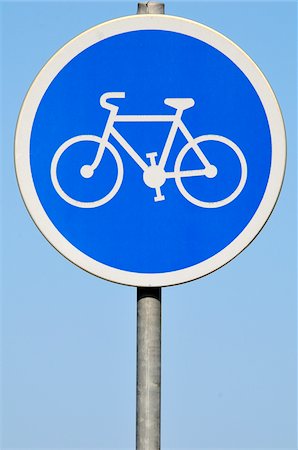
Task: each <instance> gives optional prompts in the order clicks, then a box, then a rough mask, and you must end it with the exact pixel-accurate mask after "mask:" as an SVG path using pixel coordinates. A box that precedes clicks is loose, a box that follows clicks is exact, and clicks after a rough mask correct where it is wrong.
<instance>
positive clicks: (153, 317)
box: [136, 2, 164, 450]
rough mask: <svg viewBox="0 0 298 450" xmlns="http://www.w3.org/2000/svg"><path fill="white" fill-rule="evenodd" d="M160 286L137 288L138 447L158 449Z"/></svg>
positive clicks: (150, 9)
mask: <svg viewBox="0 0 298 450" xmlns="http://www.w3.org/2000/svg"><path fill="white" fill-rule="evenodd" d="M137 13H138V14H164V3H153V2H149V3H138V12H137ZM160 385H161V288H150V287H148V288H144V287H138V288H137V416H136V448H137V450H159V449H160Z"/></svg>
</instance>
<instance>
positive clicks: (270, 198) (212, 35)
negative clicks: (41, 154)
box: [15, 14, 286, 287]
mask: <svg viewBox="0 0 298 450" xmlns="http://www.w3.org/2000/svg"><path fill="white" fill-rule="evenodd" d="M137 30H164V31H173V32H176V33H180V34H184V35H187V36H191V37H193V38H196V39H199V40H202V41H203V42H206V43H207V44H209V45H211V46H212V47H214V48H216V49H218V50H219V51H220V52H222V53H223V54H225V55H226V56H227V57H228V58H229V59H231V60H232V61H233V62H234V63H235V64H236V65H237V66H238V67H239V69H240V70H241V71H242V72H243V73H244V74H245V75H246V77H247V78H248V79H249V81H250V82H251V84H252V85H253V86H254V88H255V90H256V92H257V94H258V95H259V97H260V99H261V101H262V103H263V106H264V109H265V112H266V115H267V119H268V123H269V128H270V133H271V139H272V164H271V170H270V175H269V180H268V184H267V188H266V191H265V193H264V196H263V199H262V201H261V203H260V205H259V208H258V209H257V211H256V213H255V215H254V216H253V217H252V219H251V221H250V222H249V224H248V225H247V226H246V228H245V229H244V230H243V231H242V232H241V233H240V234H239V235H238V236H237V238H236V239H234V240H233V241H232V242H231V243H230V244H229V245H228V246H227V247H225V248H224V249H223V250H221V251H220V252H219V253H217V254H216V255H214V256H212V257H211V258H209V259H207V260H205V261H203V262H201V263H199V264H196V265H194V266H191V267H188V268H185V269H181V270H177V271H172V272H164V273H138V272H129V271H125V270H120V269H116V268H113V267H110V266H107V265H105V264H102V263H99V262H97V261H95V260H94V259H92V258H90V257H89V256H87V255H85V254H84V253H82V252H81V251H80V250H78V249H77V248H76V247H74V246H73V245H72V244H71V243H70V242H69V241H67V240H66V239H65V237H64V236H63V235H62V234H61V233H60V232H59V231H58V230H57V229H56V227H55V226H54V224H53V223H52V222H51V221H50V219H49V217H48V216H47V214H46V213H45V211H44V209H43V207H42V205H41V203H40V201H39V198H38V195H37V193H36V190H35V187H34V183H33V179H32V174H31V166H30V137H31V130H32V126H33V122H34V118H35V114H36V111H37V109H38V106H39V103H40V101H41V99H42V97H43V95H44V93H45V91H46V90H47V88H48V86H49V85H50V83H51V82H52V80H53V79H54V78H55V77H56V75H57V74H58V73H59V72H60V71H61V70H62V69H63V67H64V66H65V65H66V64H67V63H68V62H70V61H71V60H72V59H73V58H74V57H75V56H76V55H78V54H79V53H80V52H82V51H83V50H85V49H86V48H88V47H90V46H91V45H93V44H95V43H97V42H99V41H101V40H103V39H106V38H108V37H111V36H114V35H117V34H122V33H125V32H130V31H137ZM285 164H286V136H285V128H284V123H283V118H282V114H281V111H280V108H279V105H278V102H277V100H276V97H275V95H274V93H273V91H272V89H271V87H270V85H269V83H268V81H267V80H266V78H265V77H264V75H263V73H262V72H261V71H260V69H259V68H258V67H257V65H256V64H255V63H254V62H253V61H252V60H251V59H250V57H249V56H248V55H247V54H246V53H245V52H244V51H243V50H242V49H241V48H240V47H238V46H237V45H236V44H234V43H233V42H232V41H230V40H229V39H228V38H226V37H225V36H223V35H222V34H220V33H218V32H217V31H215V30H213V29H211V28H208V27H206V26H205V25H202V24H199V23H197V22H194V21H192V20H189V19H184V18H181V17H175V16H168V15H155V14H152V15H134V16H126V17H121V18H119V19H115V20H111V21H108V22H105V23H102V24H100V25H97V26H95V27H93V28H90V29H89V30H87V31H85V32H84V33H82V34H80V35H78V36H77V37H75V38H74V39H72V40H71V41H69V42H68V43H67V44H66V45H65V46H64V47H62V48H61V49H60V50H59V51H58V52H57V53H56V54H55V55H54V56H53V57H52V58H51V59H50V60H49V61H48V63H47V64H46V65H45V66H44V67H43V69H42V70H41V71H40V72H39V74H38V75H37V77H36V78H35V80H34V82H33V83H32V85H31V87H30V89H29V91H28V93H27V95H26V98H25V100H24V102H23V105H22V108H21V111H20V114H19V118H18V123H17V128H16V135H15V168H16V174H17V180H18V184H19V188H20V191H21V194H22V197H23V200H24V202H25V205H26V207H27V209H28V211H29V214H30V215H31V217H32V219H33V221H34V222H35V224H36V226H37V227H38V228H39V230H40V231H41V233H42V234H43V235H44V237H45V238H46V239H47V240H48V241H49V242H50V243H51V244H52V245H53V246H54V247H55V248H56V250H58V251H59V252H60V253H61V254H62V255H63V256H65V257H66V258H67V259H69V260H70V261H71V262H73V263H74V264H76V265H77V266H79V267H80V268H82V269H84V270H86V271H87V272H90V273H91V274H93V275H96V276H98V277H100V278H104V279H106V280H109V281H113V282H116V283H121V284H125V285H129V286H147V287H150V286H152V287H153V286H156V287H157V286H160V287H162V286H173V285H177V284H180V283H185V282H188V281H192V280H195V279H198V278H201V277H203V276H205V275H207V274H209V273H211V272H213V271H215V270H217V269H219V268H220V267H222V266H223V265H225V264H227V263H228V262H229V261H231V260H232V259H233V258H235V257H236V256H237V255H238V254H239V253H240V252H241V251H242V250H244V249H245V248H246V247H247V246H248V245H249V244H250V243H251V242H252V240H253V239H254V238H255V237H256V236H257V234H258V233H259V232H260V231H261V229H262V228H263V226H264V225H265V223H266V222H267V220H268V218H269V216H270V214H271V212H272V210H273V208H274V206H275V203H276V201H277V198H278V196H279V193H280V190H281V186H282V182H283V178H284V172H285Z"/></svg>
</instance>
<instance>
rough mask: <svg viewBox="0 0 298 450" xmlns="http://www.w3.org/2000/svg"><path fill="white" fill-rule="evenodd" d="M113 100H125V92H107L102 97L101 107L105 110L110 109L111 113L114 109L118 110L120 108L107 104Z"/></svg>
mask: <svg viewBox="0 0 298 450" xmlns="http://www.w3.org/2000/svg"><path fill="white" fill-rule="evenodd" d="M113 98H125V92H105V93H104V94H102V96H101V97H100V106H101V107H102V108H104V109H109V110H110V111H112V110H113V109H118V106H116V105H112V104H111V103H109V102H107V100H109V99H113Z"/></svg>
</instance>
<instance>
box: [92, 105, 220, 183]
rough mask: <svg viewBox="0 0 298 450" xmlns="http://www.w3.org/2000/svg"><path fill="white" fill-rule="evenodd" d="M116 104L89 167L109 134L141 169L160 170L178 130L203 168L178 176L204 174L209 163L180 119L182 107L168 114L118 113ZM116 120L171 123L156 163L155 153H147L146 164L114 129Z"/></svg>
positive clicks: (169, 174)
mask: <svg viewBox="0 0 298 450" xmlns="http://www.w3.org/2000/svg"><path fill="white" fill-rule="evenodd" d="M118 109H119V107H118V106H115V105H113V108H111V109H110V114H109V117H108V120H107V123H106V126H105V130H104V133H103V135H102V142H101V144H100V145H99V148H98V151H97V154H96V157H95V159H94V161H93V163H92V164H91V167H92V169H93V170H95V169H96V168H97V167H98V165H99V163H100V161H101V158H102V156H103V153H104V149H105V147H106V144H107V142H108V140H109V137H110V135H111V136H113V137H114V138H115V139H116V140H117V141H118V142H119V144H120V145H121V146H122V147H123V148H124V150H125V151H126V152H127V153H128V154H129V156H130V157H131V158H132V159H133V160H134V161H135V163H136V164H137V165H138V166H139V167H140V168H141V169H142V170H143V171H145V170H146V169H147V168H148V167H150V166H158V167H159V168H160V169H161V170H164V168H165V166H166V163H167V160H168V157H169V154H170V151H171V147H172V145H173V142H174V139H175V136H176V133H177V131H178V130H180V131H181V132H182V134H183V135H184V137H185V139H186V140H187V142H188V143H190V144H191V145H192V147H193V149H194V150H195V152H196V153H197V155H198V157H199V159H200V160H201V162H202V164H203V165H204V169H201V170H189V171H183V172H180V173H179V175H180V176H183V177H184V176H186V177H187V176H198V175H204V174H206V169H208V168H209V167H210V166H211V164H210V162H209V161H208V159H207V158H206V157H205V155H204V154H203V152H202V151H201V149H200V148H199V146H198V145H197V144H196V143H195V142H194V138H193V137H192V135H191V134H190V132H189V131H188V129H187V127H186V126H185V124H184V123H183V121H182V114H183V109H177V110H176V113H175V114H169V115H119V114H117V113H118ZM116 122H127V123H128V122H134V123H137V122H149V123H151V122H170V123H172V126H171V128H170V131H169V134H168V137H167V140H166V143H165V146H164V148H163V150H162V153H161V157H160V160H159V162H158V163H156V161H155V157H156V156H157V154H156V153H147V155H146V156H147V157H148V158H149V159H150V164H147V163H146V162H145V161H144V160H143V159H142V158H141V157H140V156H139V154H138V153H137V152H136V151H135V150H134V148H133V147H132V146H131V145H130V144H129V143H128V142H127V141H126V139H124V137H123V136H122V135H121V134H120V133H119V132H118V131H117V130H116V129H115V127H114V123H116ZM165 174H166V178H175V176H176V173H175V172H165Z"/></svg>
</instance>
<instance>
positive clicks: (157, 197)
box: [154, 195, 166, 202]
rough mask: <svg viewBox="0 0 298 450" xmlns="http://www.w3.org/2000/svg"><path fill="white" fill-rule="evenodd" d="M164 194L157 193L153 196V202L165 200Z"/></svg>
mask: <svg viewBox="0 0 298 450" xmlns="http://www.w3.org/2000/svg"><path fill="white" fill-rule="evenodd" d="M165 199H166V198H165V196H164V195H157V196H156V197H154V201H155V202H162V201H163V200H165Z"/></svg>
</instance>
